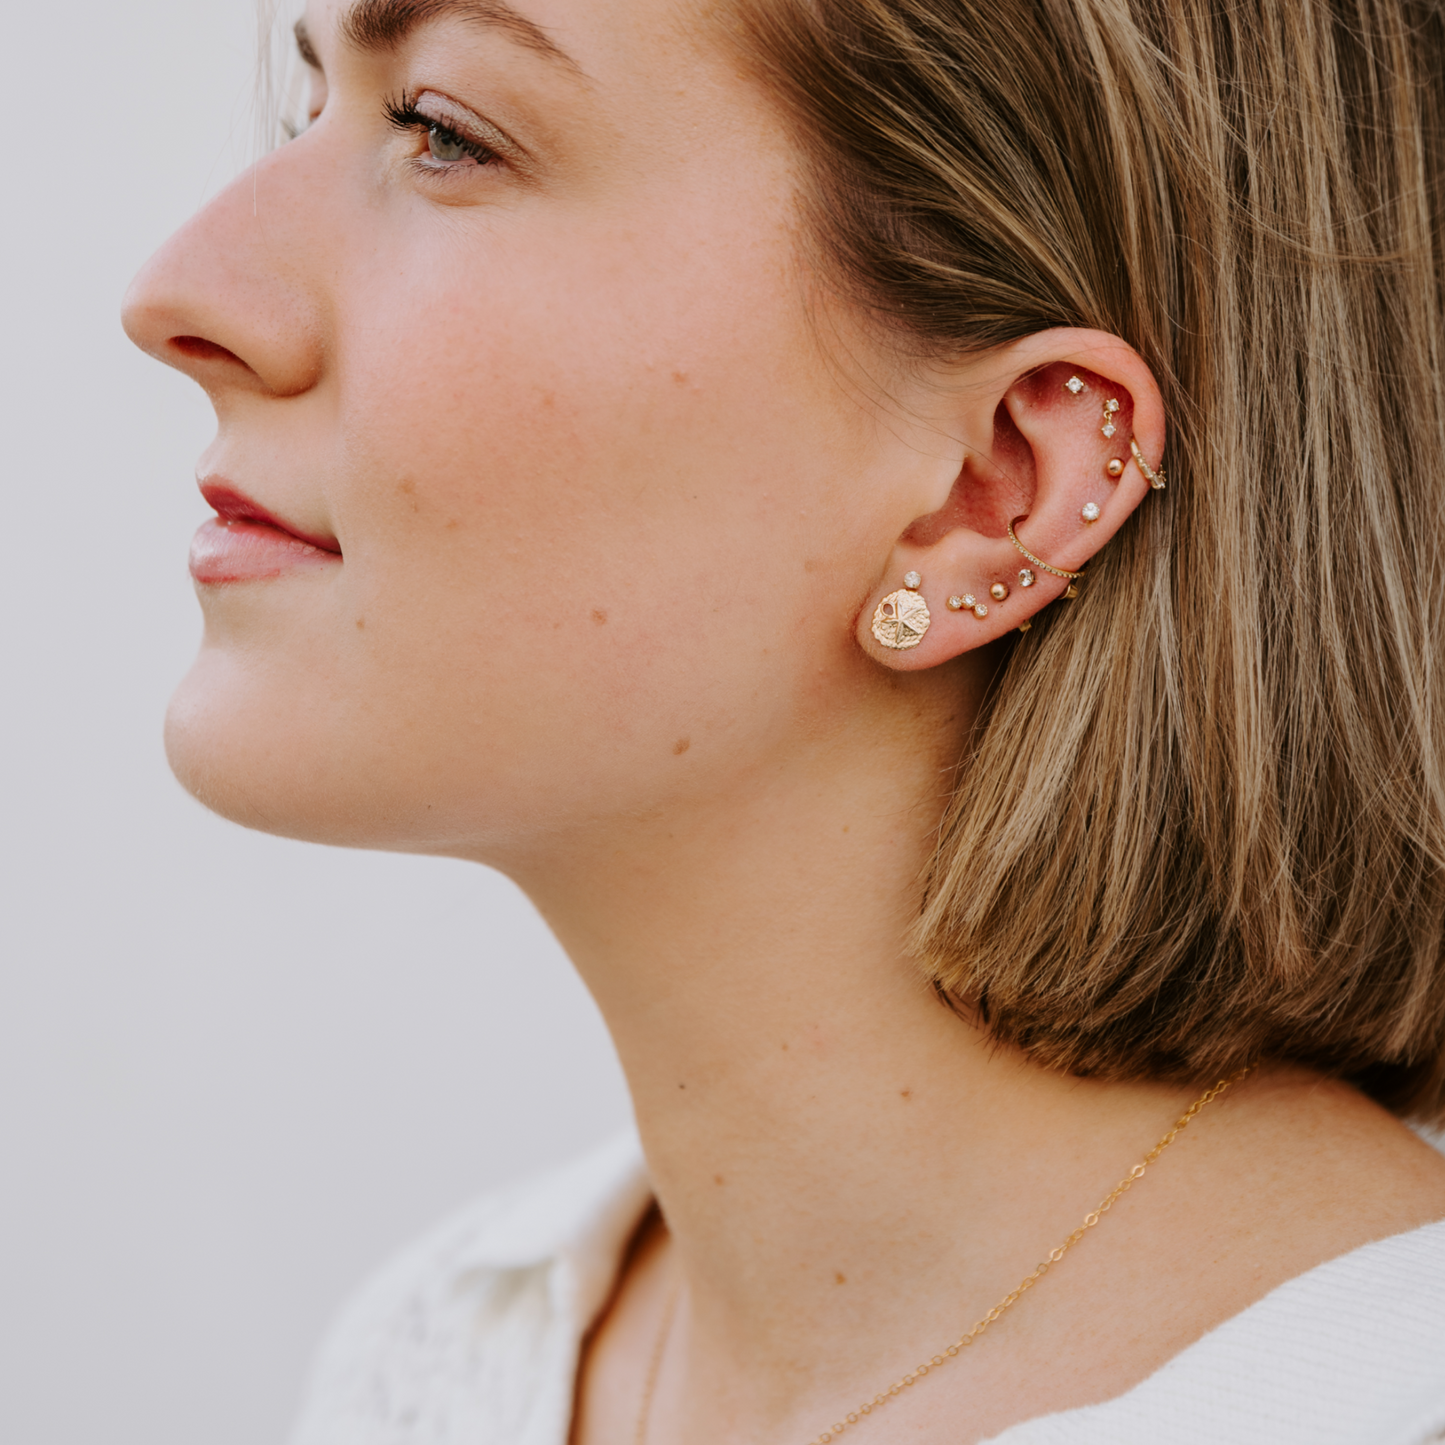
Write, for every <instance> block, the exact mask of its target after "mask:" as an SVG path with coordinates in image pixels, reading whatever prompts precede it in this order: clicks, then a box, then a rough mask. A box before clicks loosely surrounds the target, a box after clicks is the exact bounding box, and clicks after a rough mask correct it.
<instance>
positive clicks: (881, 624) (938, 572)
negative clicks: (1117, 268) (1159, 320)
mask: <svg viewBox="0 0 1445 1445" xmlns="http://www.w3.org/2000/svg"><path fill="white" fill-rule="evenodd" d="M933 395H934V396H935V397H936V398H939V399H940V400H941V403H942V405H943V408H944V412H945V414H944V415H943V416H942V417H940V418H939V420H940V422H941V429H942V430H946V431H947V432H948V434H949V435H950V436H951V437H953V438H954V441H955V443H956V446H957V451H956V455H955V460H956V463H957V465H956V470H955V471H954V473H953V477H952V485H951V487H949V488H948V490H947V492H946V495H942V496H940V497H938V499H937V500H938V506H937V508H936V509H935V510H933V511H930V512H928V513H927V514H925V515H922V516H919V517H916V518H914V519H913V520H912V522H911V523H910V524H909V525H908V527H907V528H906V529H905V530H904V532H903V534H902V535H901V536H900V537H898V538H897V539H896V541H895V542H894V543H893V545H892V548H891V552H890V555H889V558H888V564H887V568H886V570H885V572H884V575H883V576H882V577H881V578H880V579H879V580H878V583H877V586H876V587H875V589H874V591H873V593H872V595H871V596H870V597H869V599H868V601H867V603H866V605H865V606H864V608H863V610H862V612H861V613H860V614H859V617H858V624H857V625H858V640H859V642H860V644H861V645H862V646H863V647H864V648H866V649H867V651H868V652H870V653H871V654H872V655H873V656H874V657H876V658H877V659H878V661H879V662H882V663H884V664H885V665H886V666H888V667H891V668H896V669H897V670H899V671H907V672H913V671H918V670H921V669H923V668H928V667H933V666H935V665H936V664H938V663H940V662H945V661H947V660H948V659H949V658H952V657H956V656H958V655H959V654H960V653H962V652H967V651H969V650H970V649H972V648H975V647H981V646H982V645H983V644H984V643H986V642H992V641H994V640H995V639H997V638H999V637H1002V636H1004V635H1005V634H1006V633H1008V632H1010V631H1012V630H1014V629H1015V628H1026V627H1027V626H1028V625H1030V624H1031V622H1032V619H1033V618H1034V617H1035V616H1036V615H1037V614H1038V613H1039V612H1040V611H1042V610H1043V609H1044V608H1045V607H1048V606H1050V605H1053V604H1059V605H1065V606H1066V605H1067V601H1063V602H1061V599H1064V598H1066V597H1067V595H1068V593H1069V589H1070V588H1071V587H1078V588H1083V587H1084V586H1086V585H1087V582H1086V580H1085V579H1080V580H1079V581H1078V582H1074V581H1072V580H1071V579H1070V578H1068V577H1065V576H1060V575H1058V574H1060V573H1068V572H1083V571H1085V569H1086V568H1087V566H1088V564H1089V562H1090V560H1091V559H1092V558H1093V557H1094V556H1095V554H1096V553H1097V552H1098V551H1099V549H1100V548H1101V547H1103V546H1104V545H1105V544H1106V543H1107V542H1108V541H1109V539H1110V538H1111V537H1112V536H1113V535H1114V533H1115V532H1117V531H1118V530H1119V528H1120V527H1121V526H1123V524H1124V522H1125V520H1126V519H1127V518H1128V517H1129V515H1130V514H1131V513H1132V512H1133V511H1134V509H1135V508H1136V507H1138V506H1140V505H1141V504H1142V503H1143V502H1144V501H1145V499H1146V498H1147V497H1148V496H1149V495H1150V492H1151V477H1150V475H1149V472H1153V474H1154V476H1153V479H1152V481H1153V483H1154V485H1158V484H1159V483H1162V481H1163V470H1162V467H1161V465H1160V462H1161V458H1162V456H1163V452H1164V404H1163V399H1162V397H1161V396H1160V394H1159V388H1158V386H1157V385H1156V383H1155V381H1154V377H1153V375H1152V374H1151V373H1150V371H1149V368H1148V367H1147V366H1145V364H1144V362H1143V360H1142V358H1141V357H1140V356H1139V354H1138V353H1137V352H1136V351H1135V350H1134V349H1133V348H1132V347H1131V346H1129V345H1128V344H1127V343H1126V342H1124V341H1121V340H1120V339H1119V338H1118V337H1117V336H1110V335H1108V334H1107V333H1105V332H1102V331H1087V330H1080V329H1074V328H1060V329H1058V330H1053V331H1041V332H1037V333H1036V334H1034V335H1033V336H1027V337H1024V338H1023V339H1022V340H1020V341H1016V342H1012V343H1010V344H1009V345H1007V346H1003V347H998V348H996V349H994V350H992V351H990V352H988V353H987V354H986V355H985V356H983V357H979V358H973V359H971V360H969V361H968V362H966V363H961V364H960V365H959V366H958V367H956V368H954V369H953V370H951V371H950V373H949V374H948V375H947V376H946V378H945V382H944V385H943V387H942V388H941V389H939V390H937V391H935V392H934V393H933ZM1106 408H1107V410H1106ZM1106 431H1108V432H1109V434H1108V435H1105V433H1106ZM1131 441H1134V442H1135V443H1137V446H1138V449H1139V452H1140V454H1141V456H1142V459H1143V464H1142V465H1141V464H1140V461H1139V460H1138V459H1136V457H1135V456H1134V454H1133V451H1132V450H1131V447H1130V442H1131ZM1146 468H1147V469H1148V471H1146ZM942 475H943V474H942V473H940V478H942ZM942 490H943V488H942V487H940V491H942ZM1010 523H1012V524H1013V528H1014V535H1015V537H1016V538H1017V540H1018V545H1017V546H1016V545H1015V543H1014V541H1012V540H1011V539H1010V537H1009V524H1010ZM1020 548H1023V549H1026V550H1027V552H1029V553H1032V554H1033V559H1034V560H1031V559H1030V558H1029V557H1028V556H1025V555H1024V552H1023V551H1022V550H1020ZM1050 568H1052V569H1054V570H1053V571H1050V570H1049V569H1050ZM910 573H916V574H917V577H918V579H919V580H918V586H917V587H916V588H914V587H910V586H909V585H908V583H909V582H911V581H913V578H911V577H909V575H908V574H910ZM950 598H951V599H954V603H955V605H953V606H950V603H949V599H950ZM920 601H921V602H922V603H923V604H924V605H925V606H926V608H927V614H926V615H927V619H928V621H927V624H926V626H924V627H923V629H922V633H921V635H919V626H920V625H921V624H922V623H923V618H924V616H925V614H924V613H923V612H922V610H921V609H920V608H919V605H918V604H919V602H920ZM910 617H911V618H912V625H910ZM875 621H876V622H877V623H878V626H877V628H876V630H875V626H874V624H875ZM880 633H881V634H882V636H883V637H884V638H897V639H898V640H900V641H902V642H903V643H905V646H903V647H901V648H900V647H891V646H888V645H886V643H885V642H884V641H882V640H880V637H879V635H878V634H880Z"/></svg>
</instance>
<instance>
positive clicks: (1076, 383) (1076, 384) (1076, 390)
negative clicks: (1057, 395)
mask: <svg viewBox="0 0 1445 1445" xmlns="http://www.w3.org/2000/svg"><path fill="white" fill-rule="evenodd" d="M1088 389H1089V388H1088V387H1087V386H1085V385H1084V383H1083V382H1082V381H1080V380H1079V378H1078V377H1077V376H1071V377H1070V378H1069V379H1068V380H1067V381H1066V382H1065V383H1064V390H1065V391H1067V392H1070V393H1071V394H1072V395H1074V396H1078V395H1079V394H1080V392H1085V391H1088Z"/></svg>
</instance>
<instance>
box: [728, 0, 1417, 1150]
mask: <svg viewBox="0 0 1445 1445" xmlns="http://www.w3.org/2000/svg"><path fill="white" fill-rule="evenodd" d="M736 3H737V4H738V5H739V6H740V7H741V17H742V23H741V26H740V27H738V29H739V33H740V35H741V38H742V42H743V44H744V45H745V47H746V50H747V53H748V57H749V61H750V64H751V65H752V66H753V67H754V68H755V72H756V73H758V74H759V75H760V76H761V77H762V79H763V80H764V81H765V83H766V85H767V86H768V88H769V89H770V90H771V91H772V93H773V94H774V95H775V96H776V97H778V98H779V99H780V101H781V102H782V105H783V107H784V113H785V114H786V116H787V117H788V118H789V121H790V124H791V125H792V126H793V128H794V129H795V132H796V134H797V136H798V139H799V143H800V150H801V154H802V156H803V160H804V167H805V172H806V182H805V192H806V204H807V206H808V208H809V211H810V216H811V222H812V225H811V228H810V232H811V235H812V237H813V239H814V243H815V245H816V247H817V249H818V251H819V253H820V259H821V261H822V262H823V263H824V264H825V266H826V267H827V270H828V274H830V275H831V276H832V277H834V278H835V279H836V282H837V285H838V287H840V288H841V289H842V291H843V292H844V293H846V295H847V296H848V297H849V298H850V299H851V300H852V301H853V302H855V303H856V304H857V305H858V306H860V307H862V308H864V309H865V310H866V312H867V313H868V314H869V315H871V316H872V317H874V318H876V319H877V321H878V322H879V323H880V324H881V325H882V326H883V327H884V328H886V330H887V332H888V333H889V334H890V335H891V336H892V337H893V338H895V340H896V341H897V342H898V344H899V345H900V346H901V347H903V348H904V350H905V351H906V352H908V353H912V354H917V355H926V356H930V357H940V356H955V357H959V356H966V355H967V354H969V353H974V352H977V351H978V350H979V349H980V348H985V347H989V346H992V345H996V344H999V343H1006V342H1009V341H1012V340H1015V339H1017V338H1020V337H1022V336H1025V335H1028V334H1030V333H1033V332H1035V331H1038V330H1041V329H1043V328H1047V327H1053V326H1087V327H1097V328H1100V329H1102V330H1104V331H1108V332H1112V333H1116V334H1117V335H1119V336H1121V337H1123V338H1125V339H1126V340H1127V341H1129V342H1130V343H1131V344H1132V345H1133V346H1134V347H1135V348H1136V349H1137V350H1138V351H1139V352H1140V354H1141V355H1142V356H1143V357H1144V359H1145V360H1146V362H1147V363H1148V364H1149V366H1150V367H1151V368H1152V369H1153V372H1154V375H1155V377H1156V378H1157V380H1158V382H1159V385H1160V388H1161V390H1162V392H1163V396H1164V403H1165V408H1166V414H1167V417H1168V422H1169V427H1170V439H1169V442H1168V447H1167V456H1166V461H1167V464H1168V468H1167V469H1168V476H1169V484H1168V490H1167V491H1165V492H1162V493H1155V494H1151V495H1150V497H1149V498H1148V499H1147V500H1146V502H1145V503H1144V505H1143V506H1141V507H1140V509H1139V511H1138V513H1137V514H1136V515H1135V516H1134V517H1133V518H1131V519H1130V521H1129V523H1128V524H1126V526H1125V527H1124V528H1123V529H1122V530H1121V531H1120V532H1119V534H1118V535H1117V536H1116V537H1115V538H1114V539H1113V540H1112V541H1111V542H1110V543H1109V545H1108V547H1107V548H1105V549H1104V551H1103V552H1102V553H1101V554H1100V555H1099V556H1098V558H1097V559H1096V560H1095V562H1094V564H1093V565H1092V566H1091V567H1090V577H1089V581H1088V585H1087V587H1086V589H1085V590H1084V591H1083V595H1082V596H1081V598H1080V599H1079V600H1078V601H1075V602H1068V603H1060V604H1057V605H1055V606H1054V607H1052V608H1051V609H1049V611H1048V613H1047V614H1046V615H1045V616H1044V617H1042V618H1040V619H1038V620H1037V621H1036V623H1035V625H1034V627H1033V628H1032V630H1031V631H1030V632H1028V634H1027V635H1026V636H1021V637H1017V638H1016V639H1015V640H1014V641H1013V642H1012V643H1011V644H1009V646H1010V648H1011V651H1010V653H1009V656H1008V658H1007V660H1006V662H1005V663H1004V664H1003V665H1002V668H1001V672H1000V674H999V676H998V679H997V681H996V683H995V685H994V686H993V688H992V690H991V693H990V696H989V698H988V700H987V703H986V706H985V710H984V713H983V715H982V716H981V718H980V721H979V723H978V725H977V727H976V729H975V733H974V736H973V738H972V741H971V743H970V746H969V750H968V756H967V757H966V758H965V759H964V760H963V761H962V762H961V763H960V766H959V769H958V772H957V775H956V777H955V778H954V779H952V780H951V786H952V789H953V791H952V796H951V800H950V801H949V804H948V807H947V811H946V815H945V817H944V821H943V824H942V828H941V830H940V833H939V836H938V840H937V847H936V851H935V853H934V857H933V860H932V863H931V865H930V867H929V870H928V873H927V876H926V880H925V882H926V889H925V904H924V909H923V912H922V915H921V917H920V918H919V920H918V923H917V928H916V937H915V941H916V949H917V953H918V956H919V957H920V959H921V960H922V962H923V964H924V966H925V968H926V970H927V972H928V974H929V976H930V978H931V979H933V980H934V981H935V983H936V984H937V985H938V986H940V987H941V988H943V989H945V990H947V991H948V992H949V993H950V995H951V996H953V997H955V998H956V999H958V1000H959V1001H961V1002H962V1003H963V1004H964V1005H967V1006H968V1007H969V1008H970V1009H971V1010H972V1011H974V1013H975V1014H976V1016H977V1017H979V1018H980V1019H981V1020H982V1021H983V1022H984V1023H985V1024H986V1025H987V1027H988V1028H989V1029H991V1030H992V1032H993V1034H994V1035H995V1036H996V1037H998V1038H999V1039H1002V1040H1006V1041H1008V1042H1010V1043H1013V1044H1016V1045H1018V1046H1020V1047H1022V1048H1023V1049H1025V1050H1026V1051H1028V1053H1029V1054H1030V1055H1032V1056H1033V1057H1034V1058H1035V1059H1037V1060H1038V1061H1039V1062H1041V1063H1043V1064H1045V1065H1048V1066H1052V1067H1058V1068H1063V1069H1066V1070H1069V1071H1073V1072H1076V1073H1080V1074H1093V1075H1100V1076H1105V1077H1114V1078H1156V1079H1175V1080H1179V1081H1184V1080H1186V1079H1190V1080H1199V1079H1201V1078H1204V1077H1206V1076H1208V1075H1214V1074H1219V1073H1221V1072H1227V1071H1230V1070H1232V1069H1234V1068H1236V1067H1238V1066H1241V1065H1243V1064H1246V1063H1250V1062H1254V1061H1257V1060H1260V1059H1275V1060H1287V1061H1294V1062H1298V1063H1300V1064H1304V1065H1308V1066H1311V1067H1314V1068H1318V1069H1321V1070H1324V1071H1326V1072H1328V1073H1330V1074H1332V1075H1335V1076H1339V1077H1342V1078H1345V1079H1348V1080H1350V1081H1352V1082H1354V1083H1355V1084H1357V1085H1358V1086H1359V1087H1360V1088H1362V1089H1363V1090H1364V1091H1365V1092H1366V1093H1368V1094H1370V1095H1372V1096H1373V1097H1375V1098H1376V1099H1378V1100H1379V1101H1381V1102H1382V1103H1383V1104H1385V1105H1386V1106H1387V1107H1389V1108H1391V1109H1393V1110H1395V1111H1396V1112H1398V1113H1400V1114H1402V1115H1407V1116H1412V1117H1415V1118H1418V1119H1421V1120H1427V1121H1428V1120H1439V1119H1440V1118H1441V1117H1442V1116H1445V966H1442V919H1445V768H1442V747H1441V744H1442V725H1445V697H1442V686H1441V678H1442V670H1441V662H1442V655H1441V620H1442V618H1445V394H1442V365H1441V363H1442V355H1441V353H1442V346H1445V331H1442V314H1445V307H1442V291H1445V267H1442V252H1441V242H1442V236H1445V225H1442V207H1445V80H1442V77H1445V8H1442V5H1441V4H1440V3H1439V0H1419V3H1404V0H1231V3H1229V4H1218V3H1215V0H736Z"/></svg>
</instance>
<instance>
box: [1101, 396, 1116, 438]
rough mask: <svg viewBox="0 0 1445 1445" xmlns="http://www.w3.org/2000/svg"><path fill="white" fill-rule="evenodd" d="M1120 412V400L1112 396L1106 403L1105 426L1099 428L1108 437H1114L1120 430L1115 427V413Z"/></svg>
mask: <svg viewBox="0 0 1445 1445" xmlns="http://www.w3.org/2000/svg"><path fill="white" fill-rule="evenodd" d="M1118 410H1119V399H1118V398H1117V397H1113V396H1111V397H1110V398H1109V399H1108V401H1106V402H1105V403H1104V424H1103V425H1102V426H1101V427H1100V428H1099V430H1100V431H1101V432H1103V433H1104V435H1105V436H1106V437H1111V436H1113V435H1114V433H1115V432H1116V431H1118V429H1119V428H1118V427H1116V426H1115V425H1114V413H1115V412H1116V411H1118Z"/></svg>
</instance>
